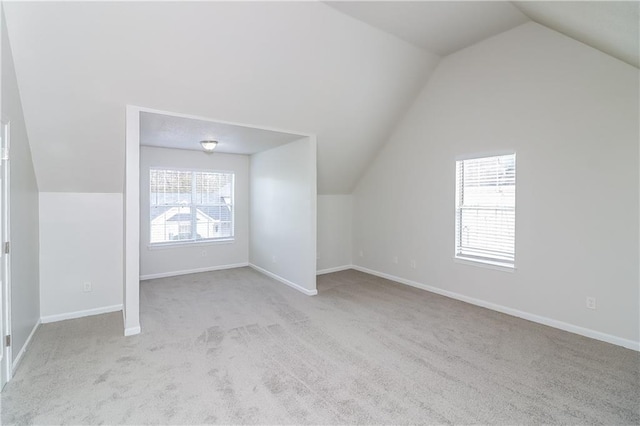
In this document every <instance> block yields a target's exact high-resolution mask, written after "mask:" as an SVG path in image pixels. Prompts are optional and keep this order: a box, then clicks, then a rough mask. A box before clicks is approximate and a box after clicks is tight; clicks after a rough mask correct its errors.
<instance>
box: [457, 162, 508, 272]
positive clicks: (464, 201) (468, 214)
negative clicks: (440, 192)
mask: <svg viewBox="0 0 640 426" xmlns="http://www.w3.org/2000/svg"><path fill="white" fill-rule="evenodd" d="M515 208H516V155H515V154H509V155H499V156H494V157H483V158H471V159H468V160H460V161H457V162H456V251H455V257H456V258H461V259H467V260H473V261H478V262H483V263H490V264H495V265H499V266H507V267H513V266H514V263H515V219H516V217H515V214H516V209H515Z"/></svg>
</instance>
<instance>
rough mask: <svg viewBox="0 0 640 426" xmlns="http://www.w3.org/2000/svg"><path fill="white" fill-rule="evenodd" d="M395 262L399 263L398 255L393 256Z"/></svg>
mask: <svg viewBox="0 0 640 426" xmlns="http://www.w3.org/2000/svg"><path fill="white" fill-rule="evenodd" d="M393 263H395V264H396V265H397V264H398V256H393Z"/></svg>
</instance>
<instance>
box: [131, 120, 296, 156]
mask: <svg viewBox="0 0 640 426" xmlns="http://www.w3.org/2000/svg"><path fill="white" fill-rule="evenodd" d="M302 137H303V136H301V135H296V134H292V133H282V132H274V131H271V130H264V129H256V128H254V127H245V126H236V125H234V124H227V123H217V122H214V121H207V120H200V119H194V118H186V117H176V116H172V115H166V114H156V113H151V112H142V113H140V145H145V146H155V147H160V148H173V149H187V150H191V151H200V152H203V149H202V146H201V145H200V141H203V140H215V141H217V142H218V144H217V145H216V148H215V152H225V153H228V154H244V155H251V154H255V153H258V152H261V151H265V150H268V149H273V148H276V147H278V146H281V145H284V144H287V143H290V142H293V141H295V140H298V139H301V138H302Z"/></svg>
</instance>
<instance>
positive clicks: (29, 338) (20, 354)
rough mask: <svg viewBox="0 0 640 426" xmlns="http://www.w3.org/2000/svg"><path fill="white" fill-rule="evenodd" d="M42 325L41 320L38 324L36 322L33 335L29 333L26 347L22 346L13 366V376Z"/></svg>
mask: <svg viewBox="0 0 640 426" xmlns="http://www.w3.org/2000/svg"><path fill="white" fill-rule="evenodd" d="M41 323H42V321H41V320H40V319H39V320H38V322H36V325H34V326H33V329H32V330H31V333H29V337H27V340H26V341H25V342H24V345H22V348H21V349H20V352H18V355H17V356H16V359H14V360H13V364H12V365H11V375H13V374H15V372H16V369H17V368H18V365H19V364H20V361H22V357H23V356H24V354H25V353H26V352H27V349H28V346H29V344H30V343H31V339H33V335H34V334H36V330H37V329H38V327H40V324H41Z"/></svg>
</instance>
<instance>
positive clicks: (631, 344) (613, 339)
mask: <svg viewBox="0 0 640 426" xmlns="http://www.w3.org/2000/svg"><path fill="white" fill-rule="evenodd" d="M352 268H353V269H355V270H356V271H360V272H364V273H366V274H370V275H375V276H377V277H381V278H386V279H388V280H391V281H395V282H398V283H400V284H405V285H408V286H411V287H416V288H419V289H422V290H426V291H429V292H431V293H436V294H439V295H441V296H446V297H449V298H451V299H456V300H460V301H462V302H466V303H470V304H472V305H476V306H481V307H483V308H487V309H491V310H492V311H497V312H502V313H503V314H507V315H511V316H514V317H518V318H522V319H525V320H528V321H532V322H536V323H538V324H543V325H547V326H549V327H553V328H558V329H560V330H564V331H568V332H570V333H574V334H579V335H581V336H585V337H590V338H592V339H596V340H600V341H603V342H607V343H611V344H613V345H618V346H623V347H625V348H628V349H632V350H634V351H640V342H635V341H633V340H629V339H624V338H622V337H617V336H614V335H611V334H607V333H602V332H600V331H596V330H591V329H589V328H584V327H580V326H578V325H574V324H569V323H566V322H563V321H558V320H555V319H552V318H547V317H543V316H540V315H536V314H531V313H529V312H524V311H520V310H518V309H513V308H509V307H507V306H502V305H498V304H496V303H492V302H487V301H484V300H481V299H476V298H474V297H469V296H465V295H463V294H459V293H454V292H452V291H448V290H442V289H440V288H437V287H432V286H430V285H426V284H422V283H419V282H416V281H411V280H407V279H405V278H400V277H396V276H395V275H390V274H385V273H384V272H379V271H374V270H373V269H369V268H364V267H362V266H358V265H353V266H352Z"/></svg>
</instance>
